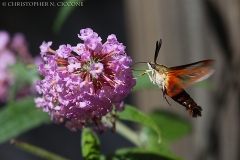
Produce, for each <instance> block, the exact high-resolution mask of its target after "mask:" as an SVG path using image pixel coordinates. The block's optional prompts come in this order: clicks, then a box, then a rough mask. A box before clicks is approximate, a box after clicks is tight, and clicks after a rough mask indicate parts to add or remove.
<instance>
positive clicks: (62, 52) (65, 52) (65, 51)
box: [56, 44, 72, 58]
mask: <svg viewBox="0 0 240 160" xmlns="http://www.w3.org/2000/svg"><path fill="white" fill-rule="evenodd" d="M71 51H72V48H71V45H69V44H67V46H66V45H60V46H59V49H58V50H56V53H57V55H58V56H59V57H61V58H67V57H69V55H70V53H71Z"/></svg>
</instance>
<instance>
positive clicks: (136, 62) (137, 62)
mask: <svg viewBox="0 0 240 160" xmlns="http://www.w3.org/2000/svg"><path fill="white" fill-rule="evenodd" d="M138 63H148V62H136V63H133V64H132V65H135V64H138Z"/></svg>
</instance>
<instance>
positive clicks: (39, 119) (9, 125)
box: [0, 97, 50, 143]
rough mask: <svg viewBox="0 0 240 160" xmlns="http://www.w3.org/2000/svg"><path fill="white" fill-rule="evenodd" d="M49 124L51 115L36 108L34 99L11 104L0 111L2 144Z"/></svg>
mask: <svg viewBox="0 0 240 160" xmlns="http://www.w3.org/2000/svg"><path fill="white" fill-rule="evenodd" d="M49 122H50V117H49V115H48V114H47V113H44V112H42V111H40V110H38V109H37V108H36V107H35V103H34V101H33V97H28V98H25V99H21V100H19V101H16V102H15V103H11V105H9V106H5V107H4V108H2V109H1V110H0V126H1V129H0V143H3V142H5V141H7V140H9V139H11V138H13V137H16V136H18V135H20V134H22V133H24V132H26V131H28V130H30V129H32V128H34V127H37V126H39V125H41V124H43V123H49Z"/></svg>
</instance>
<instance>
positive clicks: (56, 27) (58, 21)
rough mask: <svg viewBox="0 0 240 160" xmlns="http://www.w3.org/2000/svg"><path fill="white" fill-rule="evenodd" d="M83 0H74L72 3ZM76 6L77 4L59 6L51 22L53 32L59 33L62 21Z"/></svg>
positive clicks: (68, 0) (67, 0) (69, 0)
mask: <svg viewBox="0 0 240 160" xmlns="http://www.w3.org/2000/svg"><path fill="white" fill-rule="evenodd" d="M83 1H84V0H75V1H74V3H77V2H83ZM64 2H73V1H72V0H65V1H64ZM76 7H79V6H77V5H76V6H62V7H61V8H60V11H59V13H58V15H57V18H56V19H55V21H54V23H53V31H54V32H55V34H57V33H59V32H60V30H61V28H62V26H63V24H64V22H65V21H66V19H67V18H68V16H69V15H70V14H71V13H72V12H73V11H74V9H76Z"/></svg>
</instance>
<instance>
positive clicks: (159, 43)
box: [154, 39, 162, 63]
mask: <svg viewBox="0 0 240 160" xmlns="http://www.w3.org/2000/svg"><path fill="white" fill-rule="evenodd" d="M161 46H162V39H160V40H159V41H157V42H156V49H155V54H154V63H157V57H158V54H159V51H160V49H161Z"/></svg>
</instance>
